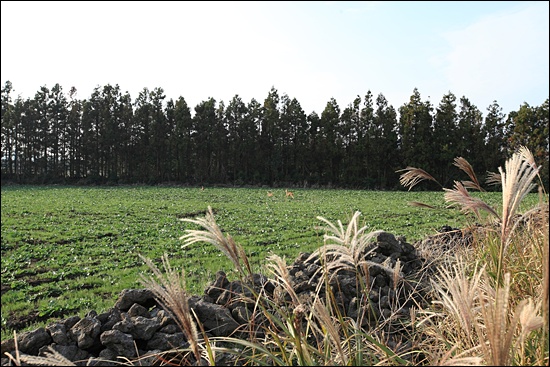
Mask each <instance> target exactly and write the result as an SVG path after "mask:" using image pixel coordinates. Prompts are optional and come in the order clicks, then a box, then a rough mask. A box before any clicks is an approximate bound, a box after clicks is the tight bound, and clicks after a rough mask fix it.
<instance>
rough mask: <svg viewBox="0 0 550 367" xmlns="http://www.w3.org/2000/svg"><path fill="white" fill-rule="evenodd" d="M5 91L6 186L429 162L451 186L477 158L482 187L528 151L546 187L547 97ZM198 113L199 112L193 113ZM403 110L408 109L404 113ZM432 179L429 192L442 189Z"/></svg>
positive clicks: (387, 181)
mask: <svg viewBox="0 0 550 367" xmlns="http://www.w3.org/2000/svg"><path fill="white" fill-rule="evenodd" d="M12 91H13V86H12V85H11V83H10V82H9V81H8V82H6V84H5V86H4V88H2V93H1V94H2V130H1V132H2V134H1V143H2V146H1V154H2V157H1V158H2V161H1V163H2V166H1V172H2V180H3V182H9V181H16V182H20V183H83V184H121V183H122V184H123V183H147V184H157V183H164V182H177V183H185V184H192V185H197V184H198V185H204V184H224V185H268V186H273V187H285V186H286V187H297V186H299V187H318V186H324V187H348V188H367V189H401V187H400V185H399V178H398V175H397V174H396V171H397V170H399V169H403V168H405V167H407V166H412V167H422V168H423V169H425V170H427V171H428V172H432V173H433V174H434V175H435V176H437V177H438V179H439V180H440V182H441V184H442V185H444V186H452V182H453V181H454V180H457V179H460V178H461V176H460V175H461V173H460V171H459V170H457V169H456V167H454V166H453V164H452V162H453V160H454V158H456V157H463V158H465V159H466V160H468V161H469V162H470V163H471V164H472V166H473V168H474V170H475V171H476V172H478V174H479V176H480V179H481V180H482V181H483V180H484V178H485V177H486V175H487V172H488V171H490V172H496V171H497V170H498V167H499V166H502V164H503V163H504V161H505V159H506V158H507V157H509V156H511V154H513V152H514V151H515V150H516V149H518V147H519V146H521V145H525V146H526V147H528V148H529V149H530V150H531V151H532V152H533V154H534V156H535V159H536V163H537V164H539V165H541V166H542V167H543V168H542V171H541V175H542V178H543V182H545V185H546V189H547V190H548V187H547V186H548V100H547V101H546V102H545V103H544V104H543V105H542V106H539V107H532V106H529V105H527V104H524V105H522V106H521V107H520V109H519V110H518V111H513V112H511V113H510V114H509V115H508V116H507V117H506V116H505V115H503V114H502V112H501V110H502V109H501V108H500V107H499V105H498V104H497V102H496V101H495V102H494V103H493V104H492V105H491V106H489V107H488V109H487V110H488V113H487V116H486V117H485V118H483V114H482V113H481V111H480V110H479V109H478V108H477V107H476V106H475V105H473V104H472V103H471V102H470V101H469V100H468V98H466V97H461V98H460V99H459V101H458V103H457V98H456V97H455V95H454V94H453V93H451V92H449V93H447V94H446V95H444V96H443V98H442V100H441V102H440V103H439V105H438V106H437V107H436V108H434V106H433V105H432V104H431V102H429V101H422V98H421V95H420V92H419V91H418V89H416V88H415V89H414V90H413V94H412V95H411V97H410V100H409V102H408V103H406V104H404V105H402V106H401V107H399V109H398V111H396V109H395V108H394V107H393V106H391V105H389V103H388V101H387V100H386V98H385V97H384V95H382V94H380V95H378V96H377V97H376V99H374V96H373V95H372V93H371V92H370V91H368V92H367V94H366V95H365V96H364V98H363V99H362V98H361V97H359V96H357V98H355V100H354V101H353V102H352V103H350V104H349V105H347V107H345V108H344V109H343V110H341V109H340V106H339V104H338V103H337V101H336V100H335V99H334V98H331V99H330V101H328V102H327V104H326V106H325V108H324V110H323V111H321V114H320V115H319V114H317V113H316V112H315V111H313V112H311V113H309V115H308V114H306V112H305V111H304V110H303V109H302V107H301V105H300V103H299V102H298V100H296V98H292V97H290V96H288V95H286V94H282V95H281V94H280V93H279V92H278V91H277V89H275V87H272V88H271V90H270V91H269V93H268V95H267V97H266V98H265V99H264V101H263V103H259V102H258V101H256V100H255V99H252V100H251V101H250V102H249V103H248V104H247V103H246V102H245V101H243V100H242V99H241V98H240V97H239V96H238V95H235V97H233V99H231V101H229V103H228V104H227V106H226V104H225V103H224V102H223V101H220V102H218V101H216V100H215V99H214V98H209V99H208V100H206V101H202V102H201V103H199V104H198V105H197V106H195V107H194V108H193V109H191V107H190V106H188V105H187V103H186V101H185V99H184V98H183V97H179V98H178V99H177V100H176V101H175V102H174V101H173V100H171V99H170V100H166V98H165V97H166V96H165V94H164V90H163V89H162V88H155V89H153V90H149V89H148V88H144V89H143V90H142V91H141V92H140V93H139V95H138V97H137V98H136V100H135V101H132V100H131V97H130V95H129V94H128V93H127V92H126V93H125V94H122V93H121V90H120V87H119V86H118V85H115V86H112V85H106V86H104V87H100V86H98V87H96V88H95V89H94V91H93V93H92V95H91V96H90V98H89V99H87V100H79V99H77V98H76V89H75V88H74V87H73V88H71V90H70V92H69V93H68V98H67V96H66V95H65V94H64V93H63V90H62V88H61V86H60V85H59V84H56V85H55V86H54V87H53V88H51V90H50V89H49V88H47V87H46V86H43V87H41V88H40V90H39V91H38V92H37V93H36V94H35V96H34V98H32V99H26V100H23V99H21V98H20V97H18V98H17V99H15V101H13V100H12V97H11V93H12ZM192 111H194V113H192ZM398 112H399V113H398ZM430 185H431V184H430V183H426V184H424V186H423V187H421V189H439V188H438V187H435V186H430Z"/></svg>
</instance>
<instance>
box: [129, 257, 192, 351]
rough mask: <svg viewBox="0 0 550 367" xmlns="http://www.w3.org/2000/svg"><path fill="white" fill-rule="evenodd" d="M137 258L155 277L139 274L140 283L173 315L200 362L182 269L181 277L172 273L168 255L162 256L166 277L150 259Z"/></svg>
mask: <svg viewBox="0 0 550 367" xmlns="http://www.w3.org/2000/svg"><path fill="white" fill-rule="evenodd" d="M139 257H140V258H141V259H142V260H143V261H144V262H145V264H147V266H148V267H149V269H151V271H152V272H153V274H154V275H155V277H146V276H144V275H143V274H140V276H141V280H142V283H143V284H144V285H145V287H147V288H148V289H150V290H151V292H153V294H154V295H155V298H157V300H158V302H159V303H160V304H161V306H162V308H164V309H165V310H166V311H167V312H170V313H171V314H173V315H174V319H175V321H176V323H177V324H178V326H179V327H180V329H181V331H182V332H183V333H184V334H185V337H186V338H187V341H188V342H189V344H190V346H191V349H192V350H193V354H194V355H195V358H197V360H198V361H200V360H201V352H200V346H199V336H198V332H197V327H196V325H195V323H194V321H193V317H192V315H191V310H190V308H189V301H188V297H187V291H186V287H185V273H184V271H183V269H182V272H181V275H180V274H178V273H177V272H176V271H174V270H173V269H172V267H171V266H170V263H169V262H168V255H167V254H164V256H163V257H162V263H163V266H164V270H165V272H166V276H164V275H163V274H162V272H161V271H160V270H159V269H158V267H157V266H156V265H155V264H153V262H152V261H151V260H150V259H148V258H146V257H144V256H142V255H141V254H140V255H139Z"/></svg>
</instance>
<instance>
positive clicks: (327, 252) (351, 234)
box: [310, 211, 382, 272]
mask: <svg viewBox="0 0 550 367" xmlns="http://www.w3.org/2000/svg"><path fill="white" fill-rule="evenodd" d="M360 215H361V212H359V211H356V212H355V213H354V215H353V217H352V218H351V220H350V222H349V223H348V226H347V227H346V228H345V229H344V226H343V224H342V222H341V221H338V222H337V223H338V226H336V225H334V224H333V223H331V222H330V221H329V220H327V219H325V218H323V217H317V219H319V220H321V221H323V222H325V223H326V224H327V225H328V226H327V227H325V228H324V229H325V230H326V231H327V232H328V233H330V232H332V235H331V234H328V233H326V234H325V235H324V237H323V238H324V242H325V244H324V245H323V246H322V247H321V248H320V249H318V250H316V251H314V252H313V253H312V254H311V256H310V259H311V258H316V257H317V256H321V255H322V256H323V258H325V259H328V260H329V261H328V263H327V270H328V271H332V270H334V271H335V272H337V271H338V270H340V269H348V270H353V271H357V270H358V269H360V268H362V265H363V264H366V263H367V261H365V260H364V259H363V257H364V256H365V255H366V253H365V252H366V248H367V246H368V245H369V244H370V243H371V239H372V238H374V237H375V236H376V235H378V234H379V233H381V232H382V231H373V232H369V233H365V231H366V230H367V229H368V226H367V225H365V226H363V227H361V228H358V223H357V222H358V219H359V216H360ZM375 249H376V247H375V246H373V248H371V249H369V250H368V252H369V253H370V252H372V251H374V250H375Z"/></svg>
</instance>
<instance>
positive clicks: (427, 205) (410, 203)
mask: <svg viewBox="0 0 550 367" xmlns="http://www.w3.org/2000/svg"><path fill="white" fill-rule="evenodd" d="M408 204H409V205H410V206H416V207H419V208H427V209H437V208H436V207H435V206H432V205H429V204H425V203H421V202H419V201H409V202H408Z"/></svg>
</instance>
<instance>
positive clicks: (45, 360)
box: [18, 346, 76, 366]
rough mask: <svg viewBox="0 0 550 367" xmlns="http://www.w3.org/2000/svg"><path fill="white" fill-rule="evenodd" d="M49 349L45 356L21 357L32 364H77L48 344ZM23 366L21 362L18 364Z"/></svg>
mask: <svg viewBox="0 0 550 367" xmlns="http://www.w3.org/2000/svg"><path fill="white" fill-rule="evenodd" d="M47 349H48V351H47V352H45V353H44V356H43V357H42V356H32V355H23V356H21V357H20V359H21V361H22V362H24V363H29V365H31V366H76V364H75V363H74V362H71V361H70V360H68V359H67V358H65V357H64V356H63V355H62V354H61V353H59V352H58V351H56V350H55V349H53V348H52V347H50V346H48V348H47ZM18 366H21V364H18Z"/></svg>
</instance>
